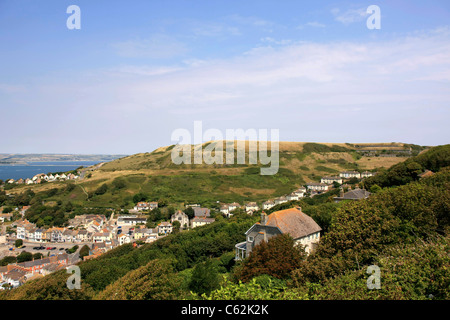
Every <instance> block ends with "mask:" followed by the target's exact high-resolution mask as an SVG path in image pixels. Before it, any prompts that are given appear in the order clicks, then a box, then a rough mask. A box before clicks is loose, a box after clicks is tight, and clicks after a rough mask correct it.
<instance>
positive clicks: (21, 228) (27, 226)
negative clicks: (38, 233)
mask: <svg viewBox="0 0 450 320" xmlns="http://www.w3.org/2000/svg"><path fill="white" fill-rule="evenodd" d="M35 227H36V226H35V225H34V224H33V223H30V222H29V221H28V220H23V221H21V222H19V223H17V228H16V237H17V239H22V240H26V239H27V234H29V230H31V229H33V228H35Z"/></svg>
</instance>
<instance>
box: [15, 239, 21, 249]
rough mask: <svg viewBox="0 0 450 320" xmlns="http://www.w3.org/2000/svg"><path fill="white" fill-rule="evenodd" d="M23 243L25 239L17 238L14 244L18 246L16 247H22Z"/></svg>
mask: <svg viewBox="0 0 450 320" xmlns="http://www.w3.org/2000/svg"><path fill="white" fill-rule="evenodd" d="M22 245H23V240H22V239H17V240H16V241H15V242H14V246H15V247H16V248H19V247H21V246H22Z"/></svg>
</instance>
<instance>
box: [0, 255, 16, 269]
mask: <svg viewBox="0 0 450 320" xmlns="http://www.w3.org/2000/svg"><path fill="white" fill-rule="evenodd" d="M16 262H17V258H16V257H14V256H6V257H4V258H3V259H2V260H0V266H2V267H4V266H7V265H8V264H10V263H16Z"/></svg>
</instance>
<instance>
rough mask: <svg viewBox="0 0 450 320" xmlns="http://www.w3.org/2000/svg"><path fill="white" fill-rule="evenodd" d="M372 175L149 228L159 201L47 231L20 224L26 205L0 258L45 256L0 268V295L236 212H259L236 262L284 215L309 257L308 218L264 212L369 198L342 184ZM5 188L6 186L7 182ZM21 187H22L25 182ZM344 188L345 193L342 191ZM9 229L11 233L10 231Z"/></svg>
mask: <svg viewBox="0 0 450 320" xmlns="http://www.w3.org/2000/svg"><path fill="white" fill-rule="evenodd" d="M372 175H374V173H373V172H368V171H365V172H362V173H360V172H358V171H344V172H341V173H340V174H339V176H330V177H328V176H325V177H322V178H321V181H320V182H311V183H307V184H305V185H304V187H300V188H298V189H296V190H294V191H293V192H291V193H289V194H287V195H284V196H281V197H277V198H275V199H269V200H267V201H264V202H262V203H261V205H258V204H257V203H256V202H248V203H245V204H243V205H241V204H239V203H237V202H233V203H222V204H221V206H220V210H219V212H211V209H210V208H203V207H201V205H200V204H187V205H185V207H186V209H188V208H190V210H192V211H193V215H191V217H189V216H188V215H187V214H186V213H185V212H184V211H182V210H178V211H176V212H175V213H173V214H172V215H171V218H170V220H169V221H160V222H159V223H158V224H157V225H156V227H154V228H148V227H147V226H146V224H147V217H148V215H150V214H151V213H152V211H153V210H155V209H157V208H158V202H146V201H140V202H138V203H137V204H136V205H135V206H134V207H133V208H131V209H130V210H128V212H129V213H128V214H119V215H117V217H115V213H113V214H112V215H111V216H110V217H109V218H107V217H106V216H105V215H80V216H75V217H74V218H73V219H70V220H69V221H68V225H67V226H65V227H51V228H47V229H45V228H39V227H37V226H36V225H35V224H34V223H31V222H29V221H28V220H27V219H25V213H26V211H27V209H28V207H27V206H24V207H22V208H20V209H19V208H16V211H17V212H19V213H20V215H21V216H22V218H21V219H18V220H15V221H13V222H12V223H10V224H9V225H8V227H9V232H6V228H5V226H3V228H0V259H2V258H4V257H7V256H15V257H16V256H18V255H19V254H20V252H22V251H24V250H26V251H28V252H31V253H34V254H36V253H39V252H44V253H46V255H47V256H46V257H44V254H42V258H40V259H33V260H31V261H25V262H20V263H17V262H16V263H10V264H8V265H6V266H0V290H1V289H4V288H6V287H8V288H16V287H18V286H20V285H22V284H23V283H25V282H27V281H30V280H32V279H35V278H36V277H42V276H45V275H47V274H49V273H52V272H54V271H57V270H60V269H62V268H66V267H68V266H70V265H74V264H76V263H78V262H80V261H82V260H88V259H93V258H96V257H98V256H100V255H102V254H104V253H105V252H107V251H109V250H111V249H113V248H115V247H117V246H121V245H124V244H132V245H133V246H134V247H136V246H140V245H143V244H147V243H152V242H153V241H156V240H157V239H160V238H162V237H165V236H167V235H169V234H171V233H172V232H174V230H175V228H177V229H178V230H189V229H193V228H197V227H200V226H203V225H207V224H211V223H213V222H215V220H216V219H215V218H214V216H215V215H216V214H221V215H223V216H224V217H226V218H230V217H231V216H232V215H233V213H234V212H236V210H241V211H243V212H245V213H247V214H250V215H252V214H254V213H256V212H261V222H260V223H258V226H257V228H251V230H249V232H252V230H253V229H255V230H258V232H259V233H256V234H252V235H247V236H248V239H251V241H246V242H244V243H239V244H237V245H236V260H239V259H242V258H245V257H246V256H248V254H249V253H250V252H251V248H250V247H248V243H253V245H255V244H257V243H259V241H260V240H257V239H258V236H259V234H261V228H263V230H265V229H264V226H267V227H268V226H270V223H271V221H272V223H275V225H273V226H278V223H280V221H281V220H280V219H285V218H284V217H286V216H288V217H290V218H289V219H290V221H287V222H286V223H287V224H291V225H294V226H295V224H296V223H301V224H305V223H306V225H309V227H310V229H311V230H310V231H311V232H307V234H301V236H298V237H297V238H298V239H296V240H297V241H298V242H299V243H302V244H304V245H306V249H305V250H306V251H307V252H308V253H309V252H310V251H312V250H313V249H314V244H316V243H317V242H318V241H319V239H320V228H319V227H318V226H317V225H316V224H315V223H314V221H312V219H311V218H310V217H308V216H306V215H305V214H304V213H302V212H301V208H293V209H289V210H290V211H289V210H288V211H289V212H288V214H287V215H280V217H283V218H278V220H277V218H273V217H272V216H276V214H275V213H273V214H272V215H269V218H268V217H267V216H266V215H265V213H264V212H265V210H269V209H271V208H273V207H274V206H276V205H279V204H282V203H286V202H289V201H297V200H300V199H301V198H303V197H314V196H316V195H319V194H322V193H325V192H328V191H330V190H332V189H334V188H340V194H339V196H337V197H334V201H335V202H339V201H342V200H360V199H364V198H367V197H369V195H370V192H368V191H366V190H364V189H359V188H357V187H356V188H354V189H352V187H351V186H350V185H347V184H346V182H347V181H349V180H350V179H353V181H360V179H364V178H367V177H370V176H372ZM75 177H77V176H75V175H74V176H71V175H58V177H56V175H45V176H39V177H36V176H35V177H34V178H33V179H31V180H30V181H34V182H33V183H40V182H38V181H39V180H38V179H45V180H46V181H54V180H55V179H76V178H75ZM77 178H78V177H77ZM355 179H356V180H355ZM28 182H29V181H28ZM8 183H10V182H9V181H8ZM16 183H17V182H16ZM24 183H27V182H25V181H24ZM344 189H345V190H347V192H344ZM185 211H187V210H185ZM279 212H281V211H279ZM212 213H213V214H212ZM12 217H13V213H11V212H10V213H0V223H2V224H3V223H4V222H8V221H10V220H11V219H12ZM273 221H275V222H273ZM273 226H272V227H273ZM11 230H13V231H12V232H11ZM178 230H176V231H178ZM268 230H269V231H268V232H269V233H270V232H273V231H270V230H272V229H270V228H269V229H268ZM278 230H282V228H278ZM264 232H265V231H264ZM282 232H283V231H282ZM286 232H289V233H291V234H296V235H299V234H298V232H297V231H296V230H288V231H286ZM264 234H265V233H264ZM272 235H273V234H272ZM17 240H21V242H20V243H21V244H22V245H21V246H19V247H17V246H16V245H15V243H17ZM85 245H86V246H88V248H89V250H88V254H83V255H82V256H80V249H81V247H82V246H85ZM74 247H75V248H76V250H75V252H70V251H69V248H74ZM63 250H64V251H63ZM72 251H73V250H72Z"/></svg>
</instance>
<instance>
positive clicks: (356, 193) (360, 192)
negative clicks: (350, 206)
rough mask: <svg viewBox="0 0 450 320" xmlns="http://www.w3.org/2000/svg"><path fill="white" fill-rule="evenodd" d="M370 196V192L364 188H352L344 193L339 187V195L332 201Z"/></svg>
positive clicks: (360, 198)
mask: <svg viewBox="0 0 450 320" xmlns="http://www.w3.org/2000/svg"><path fill="white" fill-rule="evenodd" d="M369 196H370V192H369V191H367V190H365V189H359V188H357V189H354V190H350V191H348V192H345V193H344V190H343V189H342V188H341V192H340V194H339V197H334V198H333V199H334V202H340V201H343V200H362V199H366V198H368V197H369Z"/></svg>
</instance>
